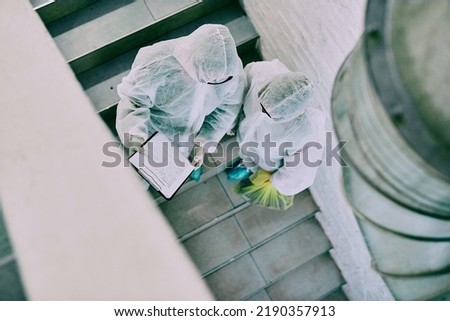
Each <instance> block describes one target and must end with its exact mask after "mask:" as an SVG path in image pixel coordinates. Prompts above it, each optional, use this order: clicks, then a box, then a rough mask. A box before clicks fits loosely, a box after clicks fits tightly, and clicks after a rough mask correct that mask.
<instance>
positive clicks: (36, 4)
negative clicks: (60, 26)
mask: <svg viewBox="0 0 450 321" xmlns="http://www.w3.org/2000/svg"><path fill="white" fill-rule="evenodd" d="M98 1H99V0H30V2H31V4H32V5H33V8H34V10H35V11H36V12H37V14H39V16H40V17H41V19H42V21H43V22H44V23H45V24H48V23H50V22H53V21H55V20H58V19H61V18H63V17H65V16H68V15H70V14H72V13H74V12H76V11H78V10H81V9H83V8H85V7H87V6H89V5H92V4H93V3H95V2H98Z"/></svg>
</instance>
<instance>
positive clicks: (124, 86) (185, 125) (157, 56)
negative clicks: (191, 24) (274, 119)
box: [116, 25, 245, 144]
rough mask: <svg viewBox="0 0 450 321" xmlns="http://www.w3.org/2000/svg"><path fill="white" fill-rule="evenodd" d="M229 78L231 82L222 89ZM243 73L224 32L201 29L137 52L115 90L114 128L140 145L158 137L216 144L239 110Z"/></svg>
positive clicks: (231, 41)
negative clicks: (115, 111) (159, 133)
mask: <svg viewBox="0 0 450 321" xmlns="http://www.w3.org/2000/svg"><path fill="white" fill-rule="evenodd" d="M230 76H233V78H232V79H231V80H229V81H227V82H225V83H223V84H208V83H220V82H223V81H225V80H226V79H227V78H229V77H230ZM244 82H245V73H244V71H243V68H242V62H241V60H240V59H239V57H238V54H237V51H236V45H235V42H234V39H233V37H232V36H231V34H230V32H229V30H228V28H227V27H225V26H222V25H203V26H201V27H199V28H198V29H196V30H195V31H194V32H193V33H191V34H190V35H188V36H185V37H181V38H177V39H172V40H168V41H162V42H159V43H156V44H154V45H152V46H148V47H144V48H142V49H140V51H139V53H138V54H137V56H136V59H135V60H134V63H133V65H132V68H131V71H130V73H129V74H128V75H127V76H126V77H124V78H123V80H122V83H121V84H120V85H119V86H118V94H119V96H120V98H121V99H120V102H119V105H118V107H117V119H116V128H117V131H118V133H119V136H120V139H121V140H122V142H124V135H125V133H128V134H130V135H133V136H134V137H139V138H141V139H142V140H145V139H147V138H148V137H150V136H151V135H152V134H153V133H155V132H156V131H161V132H163V133H164V134H166V135H167V136H168V137H169V138H171V139H173V138H174V136H175V135H176V134H180V139H181V140H180V141H182V142H184V141H186V142H187V137H188V135H190V134H194V135H195V137H196V138H195V139H196V141H197V142H200V143H201V144H204V143H206V142H216V143H217V142H219V141H220V139H221V138H222V137H223V136H224V135H225V133H226V132H227V131H228V130H229V129H230V128H231V127H232V125H233V123H234V122H235V120H236V117H237V115H238V113H239V110H240V107H241V105H242V99H243V93H244V87H245V85H244Z"/></svg>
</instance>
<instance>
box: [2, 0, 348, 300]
mask: <svg viewBox="0 0 450 321" xmlns="http://www.w3.org/2000/svg"><path fill="white" fill-rule="evenodd" d="M31 2H32V4H33V6H34V8H35V10H36V12H37V13H38V14H39V15H40V16H41V18H42V20H43V22H44V23H45V24H46V26H47V29H48V31H49V32H50V34H51V35H52V37H53V39H54V41H55V43H56V45H57V46H58V48H59V49H60V50H61V52H62V54H63V55H64V57H65V58H66V60H67V62H68V63H69V64H70V66H71V68H72V70H73V71H74V73H75V75H76V77H77V79H78V80H79V82H80V84H81V86H82V87H83V89H84V90H85V92H86V94H87V95H88V96H89V98H90V99H91V101H92V103H93V105H94V107H95V109H96V111H97V113H98V114H99V116H100V117H101V118H102V119H103V120H104V121H105V123H106V124H107V126H108V127H109V128H110V130H111V131H112V133H113V134H114V135H115V136H117V133H116V131H115V124H114V123H115V114H116V106H117V103H118V101H119V97H118V95H117V92H116V88H117V85H118V84H119V83H120V82H121V79H122V77H124V76H125V75H126V74H127V73H128V72H129V69H130V67H131V64H132V62H133V60H134V57H135V56H136V54H137V51H138V50H139V48H140V47H143V46H147V45H151V44H153V43H156V42H158V41H162V40H166V39H172V38H175V37H180V36H184V35H187V34H189V33H190V32H192V31H193V30H195V29H196V28H197V27H198V26H200V25H202V24H205V23H220V24H224V25H226V26H227V27H228V28H229V29H230V32H231V34H232V35H233V37H234V39H235V41H236V45H237V49H238V53H239V55H240V57H241V59H242V61H243V63H244V65H245V64H246V63H248V62H251V61H257V60H261V57H260V55H259V54H258V51H257V50H256V45H257V42H258V34H257V33H256V31H255V29H254V28H253V26H252V24H251V22H250V20H249V18H248V17H247V16H246V14H245V12H244V11H243V10H242V8H241V6H240V4H239V1H232V0H204V1H198V0H177V1H165V0H135V1H133V0H118V1H93V0H90V1H89V0H83V1H58V0H55V1H45V0H32V1H31ZM222 145H223V146H224V147H225V148H224V151H223V153H218V154H214V155H207V157H206V160H205V163H207V164H208V166H207V167H205V169H204V174H203V176H202V179H201V181H200V182H199V183H196V182H193V181H188V182H186V183H185V184H184V186H183V187H182V188H181V190H180V191H179V192H178V194H177V195H176V196H175V197H174V198H173V199H172V200H171V201H166V200H165V199H164V198H162V197H161V196H160V195H159V194H158V193H157V192H156V191H154V190H153V189H151V188H150V189H149V193H150V194H151V195H152V196H153V197H154V198H155V200H156V201H157V203H158V204H159V206H160V209H161V210H162V212H163V213H164V215H165V216H166V218H167V220H168V221H169V222H170V224H171V225H172V227H173V229H174V230H175V232H176V234H177V235H178V237H179V240H180V243H181V244H182V245H183V246H184V247H185V249H186V250H187V252H188V253H189V254H190V256H191V258H192V260H193V261H194V262H195V264H196V265H197V267H198V269H199V271H200V272H201V273H202V275H203V277H204V279H205V281H206V282H207V284H208V285H209V287H210V289H211V290H212V292H213V293H214V295H215V296H216V298H217V299H218V300H347V297H346V295H345V294H344V292H343V291H342V285H344V284H345V281H344V279H343V278H342V276H341V273H340V271H339V269H338V268H337V266H336V264H335V263H334V261H333V259H332V257H331V256H330V250H331V249H332V246H331V244H330V242H329V240H328V238H327V237H326V235H325V234H324V232H323V230H322V228H321V227H320V225H319V223H318V222H317V221H316V219H315V215H316V213H317V212H318V211H319V209H318V208H317V205H316V204H315V202H314V200H313V199H312V197H311V195H310V193H309V191H304V192H302V193H300V194H299V195H297V196H296V197H295V204H294V206H293V207H292V208H290V209H289V210H287V211H285V212H278V211H273V210H268V209H262V208H259V207H255V206H251V205H250V204H248V203H247V202H245V200H243V199H242V198H240V197H239V196H237V195H236V194H235V193H234V192H233V188H234V185H233V184H231V183H230V182H228V181H227V179H226V175H225V173H224V169H225V167H226V166H227V165H230V164H232V163H233V162H235V161H236V159H237V154H236V152H237V150H236V148H234V149H233V148H230V147H233V146H235V147H236V146H237V144H236V142H235V141H234V139H233V137H226V138H225V139H224V142H223V144H222ZM227 146H228V147H229V148H227ZM0 219H1V215H0ZM0 223H1V221H0ZM2 236H5V237H2ZM4 244H8V243H7V238H6V232H5V231H4V230H3V231H2V225H1V224H0V299H23V298H24V295H23V291H22V289H21V286H20V281H19V278H18V274H17V270H16V269H15V266H14V264H15V263H14V261H13V260H12V259H10V260H9V261H8V260H6V261H7V262H9V263H4V264H2V262H3V261H4V260H3V259H2V256H5V254H4V253H3V252H2V249H3V248H5V246H6V245H4ZM8 246H9V245H8ZM10 252H11V251H9V252H8V253H10ZM8 255H10V254H7V255H6V257H8ZM11 262H12V263H11ZM11 266H12V267H11ZM11 269H12V270H11ZM10 270H11V271H14V272H10ZM10 288H12V289H14V291H12V292H11V291H10V292H8V291H9V289H10Z"/></svg>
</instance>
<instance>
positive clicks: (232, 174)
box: [227, 164, 253, 182]
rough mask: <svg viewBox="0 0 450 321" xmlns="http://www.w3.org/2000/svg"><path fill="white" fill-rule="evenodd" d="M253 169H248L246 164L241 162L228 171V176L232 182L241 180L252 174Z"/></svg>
mask: <svg viewBox="0 0 450 321" xmlns="http://www.w3.org/2000/svg"><path fill="white" fill-rule="evenodd" d="M252 174H253V173H252V171H251V170H249V169H247V168H246V167H245V166H244V165H242V164H239V165H238V166H236V167H234V168H232V169H230V170H229V171H228V172H227V178H228V180H229V181H231V182H236V181H241V180H243V179H246V178H248V177H250V176H251V175H252Z"/></svg>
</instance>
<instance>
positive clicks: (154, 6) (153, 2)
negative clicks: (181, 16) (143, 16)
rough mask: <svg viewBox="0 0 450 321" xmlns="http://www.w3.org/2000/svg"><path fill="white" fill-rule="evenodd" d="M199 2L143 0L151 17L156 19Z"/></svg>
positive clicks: (196, 0)
mask: <svg viewBox="0 0 450 321" xmlns="http://www.w3.org/2000/svg"><path fill="white" fill-rule="evenodd" d="M198 2H200V1H199V0H171V1H167V0H145V3H146V4H147V6H148V8H149V9H150V11H151V13H152V15H153V17H154V18H155V19H157V20H159V19H161V18H164V17H167V16H169V15H171V14H173V13H175V12H177V11H180V10H183V9H186V8H187V7H189V6H191V5H193V4H195V3H198Z"/></svg>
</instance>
